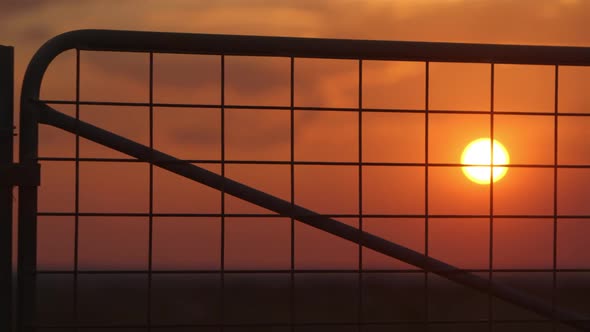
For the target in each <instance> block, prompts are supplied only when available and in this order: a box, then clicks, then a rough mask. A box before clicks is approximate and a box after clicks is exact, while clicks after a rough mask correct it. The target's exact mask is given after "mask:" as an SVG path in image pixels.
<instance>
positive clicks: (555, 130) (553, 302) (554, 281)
mask: <svg viewBox="0 0 590 332" xmlns="http://www.w3.org/2000/svg"><path fill="white" fill-rule="evenodd" d="M554 85H555V91H554V93H555V95H554V105H553V106H554V113H555V114H554V123H553V271H552V272H553V273H552V290H553V292H552V295H551V306H552V310H553V314H554V315H555V306H556V302H557V155H558V154H557V152H558V150H557V146H558V145H557V144H558V142H557V137H558V127H557V125H558V120H559V116H558V111H559V108H558V107H559V106H558V101H559V99H558V98H559V65H555V83H554ZM552 318H553V319H552V321H553V324H552V325H553V331H555V330H556V329H557V322H556V320H555V316H554V317H552Z"/></svg>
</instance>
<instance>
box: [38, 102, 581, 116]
mask: <svg viewBox="0 0 590 332" xmlns="http://www.w3.org/2000/svg"><path fill="white" fill-rule="evenodd" d="M34 102H37V103H45V104H48V105H75V104H76V102H75V101H72V100H49V99H44V100H37V101H34ZM79 104H80V105H87V106H127V107H149V106H153V107H162V108H196V109H197V108H201V109H202V108H221V107H222V105H220V104H178V103H153V104H150V103H143V102H114V101H80V102H79ZM223 107H224V108H225V109H244V110H277V111H290V110H295V111H337V112H358V110H359V108H358V107H322V106H294V107H291V106H288V105H274V106H269V105H223ZM425 112H426V111H425V110H420V109H394V108H365V107H363V113H421V114H423V113H425ZM428 113H439V114H491V113H493V114H498V115H533V116H555V113H553V112H516V111H496V110H495V111H493V112H490V111H483V110H428ZM558 115H560V116H561V115H563V116H590V112H589V113H579V112H563V113H559V114H558Z"/></svg>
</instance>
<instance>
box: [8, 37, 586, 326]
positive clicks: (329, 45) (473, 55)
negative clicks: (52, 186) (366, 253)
mask: <svg viewBox="0 0 590 332" xmlns="http://www.w3.org/2000/svg"><path fill="white" fill-rule="evenodd" d="M70 49H76V50H77V51H80V50H88V51H121V52H146V53H147V52H150V53H159V52H162V53H190V54H213V55H247V56H273V57H289V58H328V59H355V60H393V61H421V62H426V63H429V62H461V63H486V64H491V65H494V64H538V65H552V66H559V65H577V66H588V65H590V48H583V47H563V46H553V47H549V46H519V45H488V44H455V43H427V42H392V41H368V40H338V39H313V38H287V37H258V36H235V35H209V34H187V33H162V32H135V31H113V30H78V31H72V32H67V33H64V34H62V35H59V36H57V37H54V38H53V39H51V40H49V41H48V42H46V43H45V44H44V45H43V46H42V47H41V48H40V49H39V50H38V51H37V53H36V54H35V55H34V56H33V58H32V60H31V62H30V63H29V66H28V68H27V71H26V73H25V76H24V80H23V85H22V93H21V113H20V120H21V121H20V126H21V127H20V131H21V137H20V162H21V163H22V165H23V166H24V167H35V165H36V164H37V158H38V150H37V149H38V146H37V144H38V125H39V123H44V124H51V125H53V126H56V127H59V128H62V129H64V130H67V131H69V132H72V133H77V134H79V135H80V137H84V138H87V139H90V140H93V141H95V142H97V143H100V144H103V145H106V146H109V147H111V148H113V149H115V150H118V151H121V152H124V153H127V154H129V155H132V156H135V157H137V158H139V159H141V160H143V161H145V162H150V163H152V164H154V165H157V166H160V167H162V168H166V169H168V170H171V171H173V172H175V173H177V174H181V175H183V176H185V177H187V178H190V179H193V180H195V181H198V182H201V183H204V184H206V185H208V186H211V187H213V188H216V189H219V190H223V191H225V192H227V193H229V194H234V196H237V197H239V198H242V199H245V200H247V201H250V202H254V203H255V204H258V205H260V206H263V207H266V208H268V209H270V210H273V211H275V212H279V213H280V214H281V215H283V216H287V217H292V218H294V219H296V220H299V221H301V222H304V223H307V224H309V225H312V226H314V227H316V228H320V229H322V230H325V231H328V232H330V233H332V234H335V235H338V236H340V237H343V238H345V239H348V240H350V241H353V242H355V243H358V244H361V245H363V246H365V247H368V248H372V249H375V250H377V251H378V252H381V253H384V254H386V255H388V256H391V257H395V258H398V259H401V260H402V261H405V262H409V263H410V264H412V265H415V266H417V267H420V268H422V269H424V270H426V271H429V272H433V273H436V274H439V275H441V276H443V277H445V278H447V279H450V280H453V281H456V282H459V283H461V284H463V285H467V286H470V287H473V288H476V289H479V290H482V291H486V292H490V293H492V294H493V295H495V296H498V297H500V298H502V299H504V300H507V301H509V302H512V303H516V304H519V305H523V306H525V307H527V308H529V309H531V310H533V311H536V312H538V313H541V314H543V315H545V316H548V317H553V318H554V319H556V320H560V321H562V322H564V323H567V324H570V325H573V326H575V327H578V328H581V329H589V327H588V322H587V321H586V319H585V318H584V316H580V315H577V314H574V313H571V312H566V311H562V310H559V309H558V308H555V307H552V306H551V305H549V306H547V305H546V303H544V302H542V301H541V302H540V301H538V300H537V299H534V298H531V297H528V296H526V295H525V294H523V293H521V292H518V291H516V290H514V289H511V288H509V287H505V286H504V285H501V284H498V283H497V282H494V281H486V280H485V279H482V278H478V277H475V276H474V275H472V274H470V273H467V272H462V271H461V270H460V269H457V268H455V267H453V266H450V265H448V264H445V263H444V262H441V261H438V260H435V259H432V258H430V257H427V256H425V255H422V254H420V253H417V252H415V251H413V250H410V249H408V248H405V247H402V246H399V245H397V244H395V243H392V242H389V241H385V240H383V239H381V238H379V237H376V236H374V235H372V234H369V233H366V232H363V231H360V230H358V229H356V228H354V227H351V226H347V225H344V224H342V223H340V222H337V221H335V220H333V219H331V218H328V217H325V216H321V215H319V214H316V213H314V212H312V211H309V210H306V209H304V208H301V207H299V206H294V205H292V203H290V202H287V201H283V200H280V199H278V198H276V197H273V196H270V195H268V194H266V193H263V192H260V191H258V190H256V189H253V188H250V187H247V186H244V185H242V184H240V183H237V182H234V181H231V180H229V179H227V178H225V177H221V176H219V175H216V174H214V173H211V172H209V173H210V174H208V173H206V172H203V169H200V168H199V167H196V166H191V165H189V164H169V165H168V166H167V167H166V165H162V164H158V160H160V161H162V160H167V161H174V160H176V159H175V158H173V157H171V156H168V155H165V154H163V153H160V152H157V151H155V150H153V149H151V148H149V147H146V146H143V145H140V144H137V143H135V142H132V141H129V140H126V139H124V138H122V137H120V136H117V135H115V134H112V133H110V132H108V131H105V130H102V129H100V128H97V127H94V126H92V125H90V124H87V123H84V122H82V121H80V120H78V119H75V118H72V117H69V116H67V115H65V114H61V113H59V112H57V111H55V110H53V109H52V108H51V107H49V106H47V105H46V104H44V103H40V102H39V100H40V99H39V97H40V89H41V81H42V79H43V75H44V73H45V71H46V69H47V67H48V66H49V64H50V63H51V61H52V60H53V59H54V58H55V57H56V56H57V55H59V54H60V53H62V52H64V51H66V50H70ZM425 112H426V113H427V112H428V110H426V111H425ZM146 149H147V150H146ZM156 157H159V159H158V158H156ZM172 165H173V166H172ZM426 167H428V166H426ZM199 173H200V175H199ZM19 197H20V201H19V245H18V247H19V252H18V257H19V259H18V278H19V291H18V294H19V295H18V300H19V301H18V302H19V306H18V308H19V312H18V323H19V329H22V330H24V329H25V326H24V325H22V324H23V323H24V322H25V321H26V319H25V318H26V317H25V315H26V314H27V312H28V310H27V308H26V307H25V303H34V298H35V296H34V278H35V276H34V275H35V270H36V238H37V236H36V235H37V234H36V231H37V230H36V214H37V213H36V209H37V188H36V187H35V186H20V190H19ZM28 301H33V302H28ZM490 319H492V317H490Z"/></svg>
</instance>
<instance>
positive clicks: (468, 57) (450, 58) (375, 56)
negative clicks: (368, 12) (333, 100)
mask: <svg viewBox="0 0 590 332" xmlns="http://www.w3.org/2000/svg"><path fill="white" fill-rule="evenodd" d="M69 49H79V50H88V51H121V52H155V53H189V54H223V55H244V56H245V55H248V56H277V57H298V58H328V59H363V60H398V61H432V62H466V63H497V64H531V65H532V64H536V65H570V66H589V65H590V47H572V46H536V45H534V46H531V45H506V44H469V43H439V42H411V41H383V40H354V39H323V38H299V37H267V36H241V35H218V34H192V33H172V32H145V31H118V30H75V31H70V32H66V33H63V34H61V35H58V36H56V37H54V38H52V39H50V40H49V41H47V42H46V43H45V44H44V45H43V46H42V47H41V48H40V49H39V50H38V51H37V53H36V54H35V55H34V56H33V58H32V60H31V62H30V64H29V67H28V68H27V72H26V75H25V79H24V84H23V92H24V93H23V97H27V98H33V99H36V98H38V93H39V89H40V85H41V79H42V77H43V74H44V72H45V70H46V69H47V67H48V66H49V64H50V63H51V61H52V60H53V59H54V58H55V57H56V56H57V55H59V54H60V53H62V52H64V51H67V50H69Z"/></svg>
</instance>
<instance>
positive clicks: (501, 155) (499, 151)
mask: <svg viewBox="0 0 590 332" xmlns="http://www.w3.org/2000/svg"><path fill="white" fill-rule="evenodd" d="M490 143H491V142H490V139H489V138H478V139H476V140H474V141H473V142H471V143H469V144H468V145H467V146H466V147H465V149H464V150H463V153H462V154H461V164H464V165H483V166H463V168H462V169H463V174H465V176H466V177H467V178H468V179H469V180H471V181H473V182H475V183H477V184H489V183H490V177H491V178H492V181H494V182H496V181H498V180H500V179H501V178H503V177H504V176H505V175H506V173H507V172H508V167H502V166H496V165H507V164H508V163H509V162H510V157H509V155H508V151H507V150H506V148H505V147H504V145H502V143H500V142H498V141H497V140H494V144H493V146H494V147H493V149H494V150H493V152H494V153H493V156H494V157H493V163H490V160H491V159H492V153H491V146H492V144H490ZM490 166H493V167H490ZM492 168H493V171H492V170H491V169H492ZM491 172H492V173H493V174H490V173H491Z"/></svg>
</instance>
